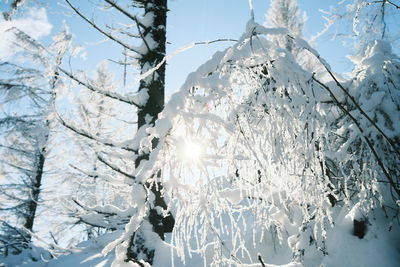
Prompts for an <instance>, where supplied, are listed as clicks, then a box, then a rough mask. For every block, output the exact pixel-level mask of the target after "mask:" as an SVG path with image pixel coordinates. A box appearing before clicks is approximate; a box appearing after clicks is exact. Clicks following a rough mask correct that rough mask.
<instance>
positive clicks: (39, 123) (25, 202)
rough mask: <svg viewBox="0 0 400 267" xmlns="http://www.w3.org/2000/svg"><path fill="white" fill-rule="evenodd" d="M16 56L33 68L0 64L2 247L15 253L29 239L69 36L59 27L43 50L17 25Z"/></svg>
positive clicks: (15, 31)
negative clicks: (19, 50) (19, 53)
mask: <svg viewBox="0 0 400 267" xmlns="http://www.w3.org/2000/svg"><path fill="white" fill-rule="evenodd" d="M12 31H13V32H14V34H15V36H16V39H15V40H16V42H18V44H19V45H20V46H21V47H22V51H23V52H22V54H23V55H24V56H25V58H26V59H30V60H31V64H36V66H38V67H37V68H35V67H26V66H23V65H17V63H12V62H1V64H0V66H1V73H2V79H1V82H0V88H1V93H2V102H3V105H4V106H6V107H7V108H6V109H4V112H3V113H2V117H1V127H2V131H3V135H2V139H1V141H2V142H1V143H2V144H1V153H2V161H1V164H2V166H3V171H2V176H3V177H2V179H1V191H2V195H3V198H4V199H2V207H1V210H2V211H3V212H4V213H2V218H1V221H2V239H1V242H2V243H3V244H4V245H3V246H2V251H3V252H4V253H7V251H8V249H11V252H12V253H20V252H21V251H22V249H25V248H28V247H29V246H30V242H31V233H32V232H33V226H34V222H35V221H36V217H37V207H38V204H39V203H40V194H41V186H42V181H43V177H44V174H45V161H46V157H47V154H48V150H49V148H48V146H49V144H48V143H49V135H50V129H51V127H52V124H53V123H54V116H53V106H54V101H55V95H56V91H57V88H58V87H60V86H62V84H60V82H59V72H58V70H57V68H58V66H59V65H60V64H61V61H62V58H63V56H64V54H65V51H66V49H67V47H68V43H69V40H70V35H69V34H68V33H67V32H66V31H63V32H62V33H60V34H59V35H57V36H55V37H54V43H53V44H52V45H51V46H49V47H48V48H45V47H43V46H41V45H39V44H38V43H37V42H36V41H35V40H34V39H32V38H31V37H29V36H28V35H26V34H25V33H24V32H22V31H20V30H18V29H15V28H14V29H12Z"/></svg>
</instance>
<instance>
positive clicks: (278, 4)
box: [265, 0, 307, 54]
mask: <svg viewBox="0 0 400 267" xmlns="http://www.w3.org/2000/svg"><path fill="white" fill-rule="evenodd" d="M265 17H266V22H265V26H267V27H273V28H286V29H288V31H289V33H290V34H291V35H293V36H298V37H302V35H303V27H304V23H305V21H306V20H307V16H306V14H305V13H303V14H301V12H300V8H299V6H298V4H297V0H272V1H271V3H270V8H269V9H268V12H267V14H266V15H265ZM270 38H272V39H273V40H274V41H275V42H277V44H278V45H279V46H281V47H283V48H286V49H287V50H289V51H290V52H291V53H295V54H296V51H295V50H294V49H295V47H294V44H293V39H292V38H290V37H289V36H273V37H270Z"/></svg>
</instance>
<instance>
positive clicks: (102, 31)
mask: <svg viewBox="0 0 400 267" xmlns="http://www.w3.org/2000/svg"><path fill="white" fill-rule="evenodd" d="M65 2H67V4H68V5H69V6H70V7H71V8H72V9H73V10H74V11H75V13H76V14H78V15H79V16H80V17H81V18H82V19H84V20H85V21H86V22H87V23H89V24H90V25H91V26H92V27H93V28H95V29H96V30H97V31H99V32H100V33H101V34H103V35H105V36H106V37H108V38H109V39H111V40H113V41H114V42H117V43H118V44H120V45H121V46H123V47H125V48H126V49H129V50H131V51H132V52H135V53H137V54H139V55H141V53H140V52H139V51H138V50H136V49H135V48H133V47H132V46H131V45H129V44H126V43H124V42H122V41H121V40H119V39H118V38H116V37H114V36H113V35H112V34H110V33H108V32H106V31H104V30H103V29H101V28H100V27H99V26H97V25H96V24H95V23H94V22H93V21H92V20H90V19H88V18H87V17H86V16H85V15H83V14H82V13H81V12H80V11H79V10H78V9H77V8H76V7H75V6H73V5H72V4H71V2H70V1H69V0H65Z"/></svg>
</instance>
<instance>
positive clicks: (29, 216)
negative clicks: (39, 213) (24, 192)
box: [24, 149, 45, 239]
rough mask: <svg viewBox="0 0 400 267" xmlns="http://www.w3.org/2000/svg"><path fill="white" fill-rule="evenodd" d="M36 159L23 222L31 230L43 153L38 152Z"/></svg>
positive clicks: (40, 177)
mask: <svg viewBox="0 0 400 267" xmlns="http://www.w3.org/2000/svg"><path fill="white" fill-rule="evenodd" d="M43 150H44V149H43ZM43 152H44V151H43ZM37 160H38V162H37V167H36V174H35V177H34V178H33V180H32V184H31V190H30V198H29V200H28V202H27V204H26V217H25V223H24V227H25V228H26V229H28V230H29V231H31V232H32V230H33V223H34V221H35V216H36V209H37V206H38V202H39V195H40V187H41V184H42V177H43V168H44V162H45V156H44V154H43V153H39V155H38V159H37ZM28 238H29V239H30V238H31V237H30V235H29V236H28Z"/></svg>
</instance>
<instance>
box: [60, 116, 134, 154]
mask: <svg viewBox="0 0 400 267" xmlns="http://www.w3.org/2000/svg"><path fill="white" fill-rule="evenodd" d="M57 115H58V119H59V121H60V122H61V124H62V125H63V126H64V127H66V128H68V129H70V130H71V131H73V132H75V133H77V134H79V135H81V136H83V137H86V138H88V139H90V140H93V141H97V142H100V143H102V144H103V145H105V146H109V147H114V148H120V149H123V150H126V151H129V152H134V153H137V150H135V149H132V148H130V147H127V146H124V147H121V146H117V145H116V144H114V143H111V142H107V141H104V140H100V139H98V138H96V137H94V136H93V135H91V134H89V133H87V132H85V131H83V130H80V129H77V128H75V127H74V126H72V125H69V124H68V123H66V122H65V121H64V120H63V119H62V118H61V116H60V115H59V114H57Z"/></svg>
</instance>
